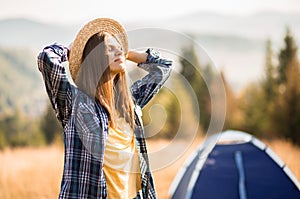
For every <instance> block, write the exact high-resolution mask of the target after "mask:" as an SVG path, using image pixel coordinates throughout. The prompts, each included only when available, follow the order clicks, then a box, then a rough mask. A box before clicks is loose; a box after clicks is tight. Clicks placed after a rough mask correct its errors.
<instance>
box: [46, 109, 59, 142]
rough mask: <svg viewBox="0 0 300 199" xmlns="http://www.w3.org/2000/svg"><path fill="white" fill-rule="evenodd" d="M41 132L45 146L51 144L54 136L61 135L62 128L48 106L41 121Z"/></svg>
mask: <svg viewBox="0 0 300 199" xmlns="http://www.w3.org/2000/svg"><path fill="white" fill-rule="evenodd" d="M41 130H42V133H43V134H44V137H45V140H46V143H47V144H51V143H52V142H53V141H54V139H55V136H57V135H59V134H61V133H62V127H61V125H60V124H59V123H58V121H57V118H56V117H55V114H54V111H53V109H52V106H51V105H50V104H49V105H48V106H47V109H46V112H45V115H44V116H43V118H42V120H41Z"/></svg>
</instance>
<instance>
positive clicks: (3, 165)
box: [0, 139, 300, 199]
mask: <svg viewBox="0 0 300 199" xmlns="http://www.w3.org/2000/svg"><path fill="white" fill-rule="evenodd" d="M202 140H203V139H196V140H195V141H194V142H193V143H192V144H191V145H190V147H189V148H188V149H187V151H186V153H185V154H184V155H183V156H182V157H180V158H179V159H177V160H176V161H175V162H174V163H172V164H171V165H169V166H167V167H164V168H161V169H157V170H155V171H154V178H155V181H156V188H157V191H158V196H159V198H163V199H165V198H168V190H169V187H170V185H171V183H172V180H173V179H174V177H175V175H176V173H177V171H178V170H179V169H180V167H181V166H182V165H183V163H184V161H185V160H186V158H187V157H188V156H189V155H190V154H191V153H192V151H194V150H195V148H197V146H198V145H199V144H200V143H201V142H202ZM264 142H265V143H267V144H268V145H269V146H270V147H271V148H272V149H273V150H274V151H275V152H276V153H277V154H278V155H279V156H280V157H281V158H282V159H283V160H284V161H285V162H286V164H287V165H288V167H289V168H290V169H291V170H292V171H293V173H294V174H295V175H296V177H297V178H298V179H300V166H299V165H300V148H299V147H296V146H294V145H292V144H291V143H290V142H288V141H285V140H273V141H268V140H264ZM168 143H169V141H167V140H153V141H151V140H150V141H148V147H149V151H150V152H151V151H154V150H156V151H157V150H159V149H160V148H162V147H164V146H166V145H167V144H168ZM154 161H158V160H154ZM62 169H63V148H62V147H61V146H59V145H52V146H48V147H39V148H30V147H28V148H16V149H5V150H3V151H2V152H0V198H1V199H21V198H22V199H52V198H57V196H58V193H59V186H60V180H61V174H62Z"/></svg>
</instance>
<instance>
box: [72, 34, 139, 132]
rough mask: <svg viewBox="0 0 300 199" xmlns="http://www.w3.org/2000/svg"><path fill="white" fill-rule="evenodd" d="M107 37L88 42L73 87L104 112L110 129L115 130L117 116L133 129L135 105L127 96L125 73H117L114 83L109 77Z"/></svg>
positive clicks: (92, 38) (91, 39)
mask: <svg viewBox="0 0 300 199" xmlns="http://www.w3.org/2000/svg"><path fill="white" fill-rule="evenodd" d="M109 36H110V35H109V34H108V33H106V32H100V33H97V34H95V35H93V36H92V37H91V38H90V39H89V40H88V42H87V44H86V45H85V48H84V52H83V55H82V60H83V61H82V64H81V67H80V70H79V73H78V75H77V78H76V80H75V83H76V85H77V87H78V88H79V89H80V90H82V91H84V92H85V93H86V94H88V95H89V96H90V97H92V98H95V99H96V100H98V101H99V102H100V104H101V105H102V106H103V107H104V108H105V109H106V110H107V112H108V117H109V125H110V127H112V128H115V127H117V126H116V120H117V118H118V117H119V116H120V117H124V118H125V120H126V121H127V122H128V123H129V124H130V126H131V128H134V104H133V101H132V98H131V95H130V94H129V90H128V86H127V80H126V73H125V72H120V73H118V74H117V75H116V76H115V77H114V79H112V76H111V72H110V67H109V61H108V55H107V53H106V52H107V49H106V41H107V38H108V37H109ZM112 36H113V35H112ZM116 39H117V38H116Z"/></svg>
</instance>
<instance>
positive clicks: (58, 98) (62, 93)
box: [37, 44, 72, 126]
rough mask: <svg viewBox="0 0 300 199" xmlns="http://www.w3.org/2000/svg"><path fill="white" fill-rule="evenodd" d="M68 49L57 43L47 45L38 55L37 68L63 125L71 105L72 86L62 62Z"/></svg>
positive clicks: (65, 58)
mask: <svg viewBox="0 0 300 199" xmlns="http://www.w3.org/2000/svg"><path fill="white" fill-rule="evenodd" d="M67 54H68V49H67V48H66V47H64V46H62V45H59V44H53V45H50V46H47V47H45V48H44V49H43V51H42V52H41V53H40V54H39V55H38V58H37V62H38V68H39V70H40V72H41V73H42V76H43V79H44V82H45V87H46V91H47V94H48V96H49V99H50V101H51V104H52V107H53V109H54V110H55V112H56V117H57V118H58V119H59V120H60V121H61V123H62V125H63V126H64V125H65V124H66V122H67V121H68V119H69V116H70V113H71V107H72V88H71V84H70V83H69V80H68V77H67V74H66V71H65V68H64V66H63V65H62V62H64V61H67V59H68V58H67Z"/></svg>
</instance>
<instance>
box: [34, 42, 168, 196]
mask: <svg viewBox="0 0 300 199" xmlns="http://www.w3.org/2000/svg"><path fill="white" fill-rule="evenodd" d="M67 51H68V49H67V48H65V47H63V46H61V45H59V44H54V45H51V46H47V47H45V48H44V50H43V51H42V52H41V53H40V54H39V56H38V67H39V70H40V71H41V73H42V75H43V78H44V81H45V86H46V90H47V93H48V95H49V98H50V101H51V104H52V106H53V109H54V110H55V112H56V116H57V118H58V120H59V121H60V122H61V124H62V126H63V128H64V147H65V152H64V153H65V155H64V170H63V177H62V182H61V190H60V194H59V198H61V199H64V198H68V199H71V198H72V199H73V198H74V199H75V198H76V199H83V198H86V199H93V198H107V190H106V181H105V176H104V173H103V169H102V167H103V161H104V150H105V145H106V139H107V134H108V115H107V112H106V110H105V109H104V108H103V107H102V106H101V104H100V103H99V101H97V100H95V99H91V98H90V97H89V96H88V95H87V94H85V93H84V92H82V91H80V90H79V89H78V88H77V87H75V86H74V85H71V84H70V83H69V81H68V78H67V74H66V71H65V68H64V67H63V66H62V62H64V61H67ZM146 52H147V53H148V57H147V61H146V62H145V63H140V64H138V66H139V67H140V68H142V69H144V70H146V71H148V72H149V73H148V74H147V75H146V76H145V77H143V78H142V79H141V80H138V81H136V82H134V83H133V85H132V86H131V92H132V96H133V100H134V102H135V105H136V106H135V128H134V133H135V137H136V144H137V149H138V154H139V162H140V172H141V187H142V189H141V190H140V191H139V192H138V193H137V196H136V198H157V196H156V191H155V187H154V182H153V178H152V173H151V171H150V166H149V160H148V155H147V149H146V140H145V136H144V130H143V125H142V120H141V117H140V114H139V112H140V111H141V110H140V109H141V108H142V107H144V106H145V105H146V104H147V103H148V102H149V100H150V99H151V98H152V97H153V96H154V95H155V94H156V93H157V92H158V90H159V89H160V88H161V87H162V85H163V83H164V82H165V81H166V80H167V78H168V77H169V75H170V72H171V67H172V62H171V61H169V60H166V59H162V58H160V56H159V54H158V53H157V52H156V51H154V50H153V49H148V50H147V51H146Z"/></svg>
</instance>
